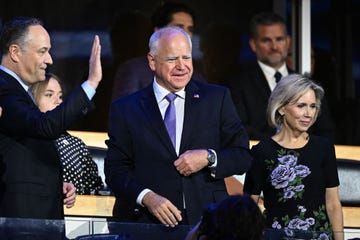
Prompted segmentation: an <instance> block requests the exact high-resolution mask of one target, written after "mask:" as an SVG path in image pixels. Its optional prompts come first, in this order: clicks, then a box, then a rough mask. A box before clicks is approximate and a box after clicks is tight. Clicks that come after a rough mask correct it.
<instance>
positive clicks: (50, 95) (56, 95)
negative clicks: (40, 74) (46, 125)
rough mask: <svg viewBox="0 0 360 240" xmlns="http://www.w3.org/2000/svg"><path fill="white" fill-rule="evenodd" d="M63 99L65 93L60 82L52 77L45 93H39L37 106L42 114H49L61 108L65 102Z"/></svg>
mask: <svg viewBox="0 0 360 240" xmlns="http://www.w3.org/2000/svg"><path fill="white" fill-rule="evenodd" d="M62 98H63V93H62V89H61V86H60V84H59V82H58V81H57V80H56V79H54V78H53V77H50V79H49V81H48V84H47V86H46V88H45V89H44V91H43V92H41V93H39V97H38V100H37V102H38V103H37V104H38V107H39V109H40V111H41V112H47V111H51V110H53V109H54V108H56V107H57V106H59V105H60V104H61V103H62V101H63V99H62Z"/></svg>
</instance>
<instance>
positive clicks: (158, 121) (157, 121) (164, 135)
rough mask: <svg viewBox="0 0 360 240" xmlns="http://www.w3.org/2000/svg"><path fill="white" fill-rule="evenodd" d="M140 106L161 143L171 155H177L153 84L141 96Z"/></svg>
mask: <svg viewBox="0 0 360 240" xmlns="http://www.w3.org/2000/svg"><path fill="white" fill-rule="evenodd" d="M140 106H141V108H142V111H144V113H145V118H146V120H147V122H149V124H150V126H151V128H152V130H153V132H154V134H155V135H157V136H158V138H159V139H160V142H162V143H163V144H164V145H165V146H166V148H167V149H169V150H170V151H171V153H173V154H174V153H175V154H176V151H175V149H174V147H173V145H172V143H171V139H170V137H169V134H168V132H167V130H166V128H165V124H164V120H163V119H162V117H161V113H160V110H159V106H158V104H157V102H156V98H155V94H154V90H153V87H152V84H150V85H149V86H148V87H146V88H145V89H144V91H143V94H142V95H141V96H140Z"/></svg>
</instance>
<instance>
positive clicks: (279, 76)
mask: <svg viewBox="0 0 360 240" xmlns="http://www.w3.org/2000/svg"><path fill="white" fill-rule="evenodd" d="M274 77H275V81H276V83H278V82H279V81H280V80H281V77H282V75H281V73H279V72H276V73H275V74H274Z"/></svg>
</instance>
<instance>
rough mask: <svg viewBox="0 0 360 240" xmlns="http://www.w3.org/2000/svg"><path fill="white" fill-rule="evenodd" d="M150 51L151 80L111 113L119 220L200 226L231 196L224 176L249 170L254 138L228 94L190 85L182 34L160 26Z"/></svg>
mask: <svg viewBox="0 0 360 240" xmlns="http://www.w3.org/2000/svg"><path fill="white" fill-rule="evenodd" d="M149 46H150V52H149V54H148V60H149V65H150V67H151V69H152V70H153V71H154V72H155V76H154V77H153V82H152V83H151V84H150V85H149V86H147V87H146V88H144V89H142V90H140V91H138V92H136V93H134V94H131V95H129V96H126V97H123V98H120V99H118V100H116V101H115V102H114V103H113V104H112V107H111V112H110V129H109V140H107V141H106V144H107V146H108V152H107V156H106V158H105V168H104V170H105V176H106V182H107V184H108V185H109V187H110V188H111V189H112V191H113V192H114V193H115V196H116V203H115V206H114V209H113V215H114V217H115V218H117V219H118V220H121V221H132V222H148V223H162V224H165V225H169V226H175V225H177V224H178V223H179V222H181V223H182V224H196V222H198V221H199V220H200V217H201V214H202V211H203V209H204V207H205V206H206V205H207V204H209V203H213V202H219V201H221V200H223V199H224V198H226V197H227V191H226V187H225V183H224V178H225V177H228V176H231V175H233V174H242V173H244V172H245V171H247V170H248V168H249V167H250V164H251V159H252V158H251V155H250V152H249V141H248V137H247V134H246V132H245V130H244V128H243V126H242V124H241V121H240V119H239V117H238V115H237V113H236V109H235V107H234V105H233V102H232V100H231V96H230V93H229V90H228V89H226V88H224V87H221V86H216V85H210V84H206V83H201V82H197V81H194V80H191V76H192V73H193V66H192V58H191V39H190V37H189V35H188V34H187V33H186V32H185V31H184V30H182V29H181V28H179V27H165V28H162V29H160V30H158V31H156V32H155V33H153V35H152V36H151V38H150V42H149ZM169 95H172V96H174V97H175V100H168V98H169ZM172 110H174V112H172ZM171 112H172V113H173V114H174V115H175V117H173V118H170V119H169V115H172V114H171ZM163 119H164V120H163ZM168 120H173V121H174V122H175V123H176V124H175V125H176V127H174V126H168ZM172 127H173V128H172ZM171 130H172V131H171Z"/></svg>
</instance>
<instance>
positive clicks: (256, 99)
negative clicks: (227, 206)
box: [226, 12, 335, 140]
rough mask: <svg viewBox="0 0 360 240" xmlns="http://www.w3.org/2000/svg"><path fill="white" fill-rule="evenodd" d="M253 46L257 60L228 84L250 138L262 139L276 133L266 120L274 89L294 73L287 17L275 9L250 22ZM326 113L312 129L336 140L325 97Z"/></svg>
mask: <svg viewBox="0 0 360 240" xmlns="http://www.w3.org/2000/svg"><path fill="white" fill-rule="evenodd" d="M249 45H250V47H251V49H252V51H253V52H254V53H255V54H256V58H257V61H256V62H254V63H250V64H248V65H245V66H243V67H242V69H241V71H240V73H239V75H237V76H236V77H233V78H231V79H229V81H228V83H227V84H226V85H227V86H228V87H229V88H230V90H231V94H232V97H233V100H234V103H235V106H236V107H237V110H238V113H239V115H240V118H241V120H242V122H243V124H244V126H245V128H246V131H247V133H248V135H249V138H250V139H253V140H260V139H263V138H264V137H269V136H272V135H274V134H275V131H276V129H273V128H271V127H270V126H269V125H268V123H267V122H266V108H267V103H268V99H269V97H270V93H271V91H272V90H273V89H274V88H275V85H276V83H277V81H279V80H280V79H281V77H284V76H287V75H288V74H289V73H294V71H293V70H292V69H289V68H288V67H287V66H286V62H285V60H286V57H287V54H288V49H289V46H290V37H289V35H288V34H287V30H286V24H285V21H284V19H283V18H282V17H281V16H279V15H277V14H275V13H272V12H264V13H259V14H257V15H255V16H254V17H253V18H252V19H251V22H250V40H249ZM321 106H322V110H321V111H322V112H321V113H320V115H319V118H318V120H317V121H316V123H315V124H314V125H313V126H312V127H311V129H310V132H312V133H313V134H317V135H322V136H326V137H329V138H330V139H331V140H334V134H335V133H334V123H333V121H332V118H331V116H330V114H329V110H328V108H327V103H326V99H323V103H322V105H321Z"/></svg>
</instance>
